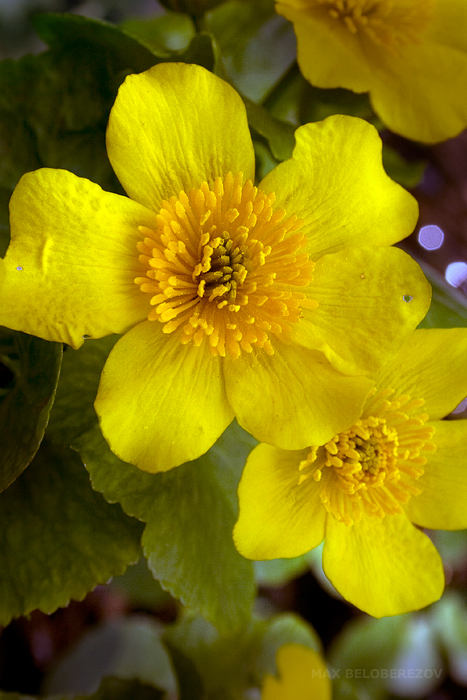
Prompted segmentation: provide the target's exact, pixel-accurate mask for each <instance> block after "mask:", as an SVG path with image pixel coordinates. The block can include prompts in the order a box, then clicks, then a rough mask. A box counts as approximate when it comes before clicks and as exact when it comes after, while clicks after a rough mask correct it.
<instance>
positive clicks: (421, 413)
mask: <svg viewBox="0 0 467 700" xmlns="http://www.w3.org/2000/svg"><path fill="white" fill-rule="evenodd" d="M466 352H467V329H466V328H456V329H449V330H441V329H433V330H417V331H415V333H414V335H413V337H412V338H411V339H410V340H409V341H408V342H407V344H406V346H405V347H404V348H402V349H401V351H400V352H399V353H397V354H396V355H395V356H394V357H393V359H391V360H390V361H389V362H388V364H387V365H385V367H384V368H383V369H382V370H381V371H380V373H379V375H378V379H377V383H376V388H375V389H374V390H373V391H372V392H371V394H370V396H369V397H368V399H367V402H366V404H365V407H364V409H363V411H362V414H361V416H360V418H359V419H358V420H357V421H356V422H355V424H354V425H353V426H352V427H350V428H348V429H347V430H343V431H341V432H340V433H339V434H336V435H335V436H334V438H333V439H332V440H329V441H328V442H327V443H326V444H322V445H321V446H313V447H309V448H307V449H305V450H293V451H285V450H280V449H278V448H275V447H271V446H269V445H264V444H261V445H258V447H256V448H255V449H254V450H253V452H252V453H251V455H250V457H249V459H248V461H247V464H246V467H245V469H244V472H243V475H242V478H241V481H240V485H239V501H240V515H239V519H238V522H237V524H236V526H235V530H234V539H235V543H236V546H237V549H238V550H239V552H240V553H241V554H243V555H244V556H245V557H248V558H251V559H275V558H282V557H295V556H299V555H302V554H304V553H305V552H307V551H309V550H310V549H313V548H314V547H316V546H317V545H319V544H320V542H322V541H323V539H324V548H323V568H324V572H325V574H326V576H327V577H328V578H329V580H330V581H331V583H332V584H333V586H334V587H335V588H336V589H337V590H338V591H339V593H341V594H342V596H343V597H344V598H346V599H347V600H348V601H350V602H351V603H353V604H354V605H356V606H357V607H359V608H361V609H362V610H364V611H366V612H368V613H370V614H371V615H374V616H375V617H381V616H384V615H397V614H400V613H404V612H407V611H410V610H415V609H418V608H421V607H424V606H425V605H428V604H429V603H432V602H433V601H435V600H437V599H438V598H439V597H440V596H441V594H442V591H443V586H444V577H443V568H442V563H441V559H440V557H439V555H438V553H437V551H436V549H435V547H434V546H433V544H432V542H431V540H430V539H429V538H428V536H427V535H426V534H424V533H423V532H421V530H420V529H418V528H417V527H414V525H416V526H420V527H423V528H432V529H444V530H456V529H463V528H465V527H467V449H466V442H467V420H465V419H462V420H442V419H443V418H444V417H445V416H446V415H447V414H448V413H450V412H451V411H452V410H454V408H455V407H456V406H457V405H458V404H459V403H460V401H461V400H463V399H464V398H465V396H466V395H467V363H466V361H465V358H466Z"/></svg>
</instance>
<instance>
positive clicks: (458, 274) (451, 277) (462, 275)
mask: <svg viewBox="0 0 467 700" xmlns="http://www.w3.org/2000/svg"><path fill="white" fill-rule="evenodd" d="M444 276H445V277H446V280H447V281H448V282H449V284H450V285H451V286H452V287H460V286H461V284H462V283H463V282H465V281H466V280H467V263H465V262H454V263H451V264H450V265H448V266H447V268H446V272H445V274H444Z"/></svg>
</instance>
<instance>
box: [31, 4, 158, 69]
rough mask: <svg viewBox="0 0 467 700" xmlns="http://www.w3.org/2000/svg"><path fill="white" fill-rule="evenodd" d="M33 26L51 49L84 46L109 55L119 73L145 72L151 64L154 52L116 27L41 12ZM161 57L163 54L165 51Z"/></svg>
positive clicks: (74, 16) (67, 15) (35, 18)
mask: <svg viewBox="0 0 467 700" xmlns="http://www.w3.org/2000/svg"><path fill="white" fill-rule="evenodd" d="M33 24H34V28H35V30H36V32H37V33H38V35H39V36H40V38H41V39H42V40H43V41H45V43H46V44H47V45H48V46H50V47H51V48H62V47H68V49H69V48H70V47H71V46H73V45H75V46H76V45H77V44H81V45H82V44H87V45H88V46H94V47H95V48H96V49H97V48H99V49H100V52H108V54H110V55H111V56H112V58H113V59H114V61H115V62H116V64H117V65H119V66H120V70H123V69H132V70H131V72H133V71H134V72H140V71H143V70H146V69H147V68H149V67H150V66H151V65H153V64H154V58H153V51H149V50H148V49H147V48H146V47H145V46H143V44H141V43H140V42H139V41H138V40H137V39H135V38H134V37H132V36H129V35H128V34H126V33H125V32H122V31H121V30H120V29H119V28H118V27H116V26H115V25H113V24H110V23H108V22H103V21H102V20H97V19H91V18H90V17H84V16H83V15H75V14H70V13H66V12H61V13H54V12H44V13H40V14H37V15H35V16H34V18H33ZM163 55H164V56H165V55H166V52H165V51H164V54H163Z"/></svg>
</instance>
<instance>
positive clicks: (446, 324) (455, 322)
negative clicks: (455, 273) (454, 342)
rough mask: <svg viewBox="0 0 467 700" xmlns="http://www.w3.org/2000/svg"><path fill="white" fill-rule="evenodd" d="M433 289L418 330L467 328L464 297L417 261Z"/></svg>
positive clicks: (433, 270) (426, 266) (466, 307)
mask: <svg viewBox="0 0 467 700" xmlns="http://www.w3.org/2000/svg"><path fill="white" fill-rule="evenodd" d="M419 262H420V264H421V266H422V268H423V272H424V273H425V275H426V277H427V279H428V281H429V282H430V284H431V286H432V288H433V297H432V300H431V306H430V308H429V310H428V313H427V315H426V316H425V318H424V319H423V321H422V322H421V323H420V328H458V327H461V328H464V327H465V326H467V303H466V301H465V296H464V295H463V294H462V293H461V292H458V291H457V290H456V289H455V288H454V287H451V285H450V284H448V283H447V282H446V280H445V279H444V277H442V275H441V274H440V273H439V272H437V271H436V270H435V269H434V268H431V267H429V266H428V265H427V264H426V263H424V262H422V261H419Z"/></svg>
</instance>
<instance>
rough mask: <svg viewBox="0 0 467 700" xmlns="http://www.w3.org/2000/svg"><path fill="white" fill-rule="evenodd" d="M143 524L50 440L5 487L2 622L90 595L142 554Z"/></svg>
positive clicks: (0, 514) (0, 509)
mask: <svg viewBox="0 0 467 700" xmlns="http://www.w3.org/2000/svg"><path fill="white" fill-rule="evenodd" d="M141 529H142V528H141V524H140V523H138V522H137V521H135V520H132V519H131V518H128V517H127V516H125V515H124V514H123V513H122V510H121V508H120V506H118V505H109V504H108V503H106V502H105V501H104V500H103V498H102V497H101V496H100V495H99V494H97V493H95V492H94V491H93V490H92V488H91V485H90V483H89V477H88V474H87V473H86V470H85V469H84V468H83V465H82V464H81V462H80V459H79V457H78V455H77V454H76V453H75V452H73V451H71V450H69V449H63V448H59V447H57V446H53V445H51V444H50V443H48V442H46V441H43V443H42V445H41V448H40V450H39V451H38V453H37V454H36V456H35V458H34V460H33V462H32V463H31V464H30V465H29V467H28V469H26V471H25V472H24V473H23V474H22V475H21V476H20V477H19V478H18V479H17V480H16V481H15V483H14V484H12V485H11V486H10V487H9V488H8V489H7V490H6V491H4V492H3V493H2V494H0V539H1V546H0V572H1V573H0V624H2V625H6V624H7V623H8V622H9V621H10V620H11V619H12V618H13V617H18V616H20V615H27V614H28V613H30V612H31V611H32V610H35V609H36V608H38V609H39V610H41V611H42V612H46V613H50V612H53V611H54V610H56V609H57V608H58V607H60V606H64V605H66V604H67V603H68V602H69V600H70V599H71V598H73V599H78V600H80V599H82V598H83V597H84V596H85V594H86V593H88V591H90V590H91V589H92V588H94V586H96V585H97V584H99V583H105V582H107V581H108V580H109V578H110V577H111V576H113V575H116V574H121V573H123V571H124V570H125V568H126V566H127V565H128V564H130V563H133V562H135V561H136V560H137V559H138V557H139V556H140V552H141V549H140V536H141Z"/></svg>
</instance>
